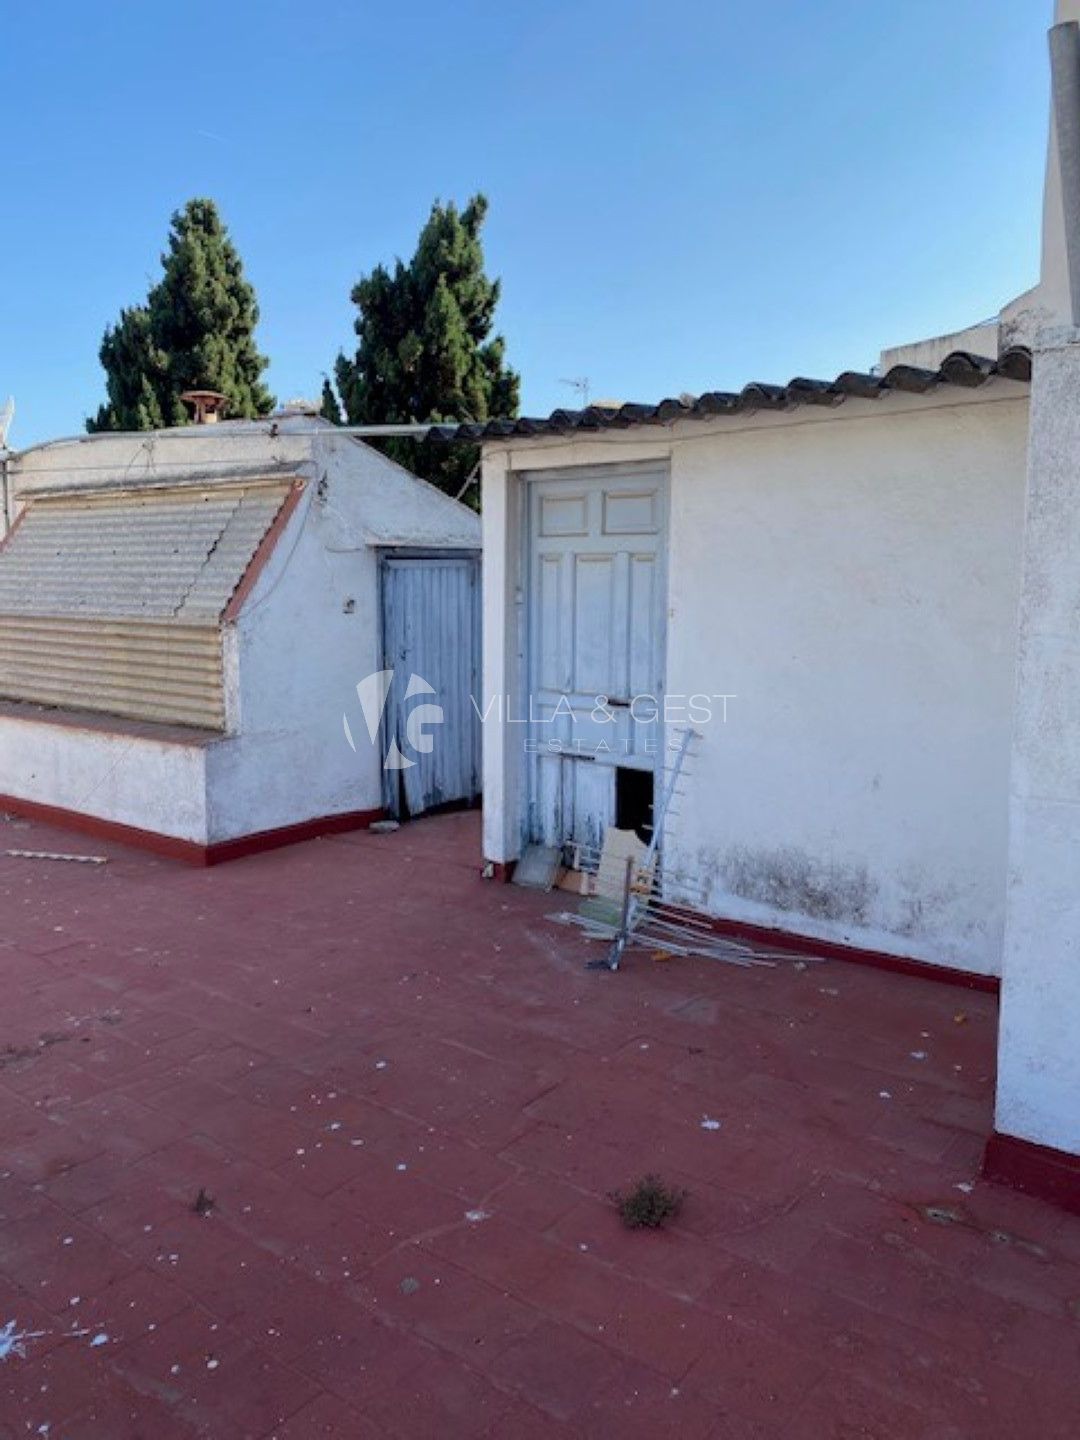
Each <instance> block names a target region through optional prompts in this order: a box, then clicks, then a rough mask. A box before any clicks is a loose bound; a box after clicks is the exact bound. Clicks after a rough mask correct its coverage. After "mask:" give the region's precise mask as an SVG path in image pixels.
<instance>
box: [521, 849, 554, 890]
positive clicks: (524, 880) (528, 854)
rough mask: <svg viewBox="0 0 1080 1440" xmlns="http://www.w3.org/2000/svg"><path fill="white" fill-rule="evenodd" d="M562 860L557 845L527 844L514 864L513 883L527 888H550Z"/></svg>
mask: <svg viewBox="0 0 1080 1440" xmlns="http://www.w3.org/2000/svg"><path fill="white" fill-rule="evenodd" d="M561 860H562V852H561V850H560V849H559V847H558V846H557V845H527V846H526V847H525V849H524V851H523V852H522V856H521V859H520V860H519V861H518V863H517V864H516V865H515V866H514V884H515V885H524V886H525V888H526V889H527V890H544V891H548V890H550V889H552V887H553V886H554V884H555V879H556V876H557V875H558V873H559V867H560V863H561Z"/></svg>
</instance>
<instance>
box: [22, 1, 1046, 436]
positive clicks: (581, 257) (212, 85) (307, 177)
mask: <svg viewBox="0 0 1080 1440" xmlns="http://www.w3.org/2000/svg"><path fill="white" fill-rule="evenodd" d="M1051 9H1052V7H1051V4H1050V0H1035V3H1031V0H1025V3H1023V4H1017V3H1016V0H903V3H902V4H892V5H884V4H879V3H867V0H814V3H808V0H774V3H772V4H771V5H748V4H747V3H746V0H670V3H667V4H660V3H639V0H542V3H531V4H526V3H521V0H497V3H495V0H493V3H488V0H483V3H480V0H457V3H454V4H452V5H451V4H436V3H432V0H410V3H409V4H401V3H399V4H396V5H387V4H376V3H360V4H357V3H355V0H353V3H342V0H324V3H321V4H319V5H300V4H297V3H292V0H260V3H258V4H255V3H253V0H235V3H230V4H227V5H224V6H211V7H205V6H195V5H192V6H184V5H182V4H173V5H169V6H164V5H159V4H155V3H149V4H148V3H146V0H139V3H129V0H110V3H109V4H107V5H94V6H88V5H85V4H81V3H75V0H59V3H52V4H49V5H19V6H14V5H12V6H8V7H7V8H6V11H5V19H4V27H3V34H2V37H0V45H2V55H0V79H2V82H3V88H2V91H0V93H2V94H3V97H4V99H3V113H4V121H3V135H4V143H3V171H2V173H3V189H4V196H3V210H4V216H5V223H4V224H3V226H0V276H2V281H3V289H2V300H0V399H2V397H3V396H4V395H6V394H7V393H9V392H11V393H14V395H15V397H16V403H17V406H18V411H17V417H16V422H15V427H14V429H13V431H12V435H11V443H12V444H14V445H16V446H24V445H27V444H31V443H33V442H34V441H37V440H40V439H44V438H48V437H50V436H55V435H63V434H71V433H73V432H76V431H79V430H81V429H82V426H83V421H84V418H85V416H86V415H87V414H89V413H91V412H92V411H93V410H94V409H95V408H96V406H97V404H98V403H99V401H100V399H101V398H102V395H103V381H102V375H101V371H100V367H99V365H98V361H97V349H98V345H99V342H100V338H101V332H102V330H103V329H104V327H105V326H106V325H107V324H108V323H110V322H111V321H112V320H113V319H114V318H115V317H116V314H117V312H118V311H119V309H120V307H121V306H122V305H125V304H130V303H134V302H136V301H139V300H141V299H142V297H143V296H144V294H145V291H146V288H147V285H148V283H149V282H150V281H151V280H153V279H154V278H156V276H157V274H158V270H159V264H158V256H159V254H160V252H161V249H162V247H163V243H164V238H165V233H166V229H167V224H168V219H169V216H170V214H171V212H172V211H173V210H174V209H175V208H176V207H177V206H179V205H181V204H182V203H183V202H184V201H185V200H187V199H188V198H190V197H191V196H193V195H209V196H212V197H213V198H214V199H215V200H216V201H217V202H218V204H219V205H220V207H221V209H222V211H223V213H224V216H225V219H226V222H227V223H228V225H229V227H230V229H231V231H232V234H233V238H234V239H235V241H236V243H237V245H238V247H239V249H240V252H241V254H242V256H243V258H244V262H245V265H246V269H247V273H248V276H249V278H250V279H251V280H252V281H253V283H254V284H255V286H256V289H257V291H258V295H259V301H260V306H261V310H262V321H261V324H260V331H259V339H260V343H261V346H262V348H263V350H264V351H265V352H266V353H267V354H268V355H269V356H270V357H271V361H272V364H271V369H270V372H269V380H270V384H271V386H272V388H273V389H274V391H275V393H276V394H277V395H278V397H279V398H280V399H285V398H290V397H293V396H296V395H305V394H307V395H310V394H314V393H315V392H317V390H318V388H319V384H320V382H321V375H322V372H323V371H325V370H327V369H329V367H330V365H331V363H332V361H333V357H334V355H335V354H336V353H337V350H338V349H339V348H340V347H341V346H342V345H347V344H348V343H349V340H350V337H351V321H352V310H351V306H350V304H349V300H348V292H349V289H350V287H351V285H352V283H353V282H354V281H355V279H356V278H357V277H358V276H359V275H360V274H361V273H363V272H364V271H366V270H368V269H370V267H371V266H372V265H374V264H376V263H377V262H379V261H380V260H392V259H393V257H394V256H395V255H397V254H408V253H411V250H412V247H413V244H414V242H415V239H416V234H417V232H418V229H419V227H420V225H421V223H422V222H423V220H424V217H425V215H426V213H427V210H428V208H429V206H430V204H431V202H432V200H433V199H434V198H435V197H436V196H440V197H443V198H445V199H450V198H455V199H458V200H464V199H465V198H467V196H468V195H469V194H470V193H471V192H472V191H474V190H476V189H483V190H484V191H485V192H486V193H487V195H488V197H489V199H490V201H491V212H490V217H489V221H488V227H487V237H486V243H487V254H488V261H489V268H490V269H491V271H492V272H493V273H495V274H498V275H500V276H501V277H502V281H503V300H502V305H501V309H500V314H499V323H500V328H501V329H502V331H503V333H504V334H505V335H506V338H507V341H508V345H509V354H510V357H511V360H512V362H513V363H514V364H515V366H516V367H517V368H518V369H519V370H520V371H521V373H522V377H523V408H524V409H526V410H527V411H530V412H546V411H547V410H550V409H552V408H553V407H554V406H556V405H562V404H571V403H573V402H574V396H573V393H572V392H571V391H570V390H569V389H568V388H567V387H565V386H564V385H562V384H560V380H561V379H562V378H564V377H575V376H583V375H584V376H588V377H589V379H590V382H591V386H592V393H593V395H594V397H617V398H622V399H634V400H655V399H659V398H660V397H661V396H663V395H668V394H677V393H679V392H680V391H684V390H689V391H700V390H704V389H709V388H717V387H732V386H739V385H741V384H743V383H745V382H746V381H747V380H751V379H758V380H779V381H782V380H786V379H788V378H789V377H790V376H791V375H793V374H804V375H805V374H809V375H826V376H828V375H832V374H835V373H836V372H837V371H838V370H841V369H844V368H848V367H861V366H867V365H869V364H871V363H872V362H873V361H874V360H875V359H876V356H877V352H878V350H879V349H880V348H881V347H882V346H883V345H887V344H893V343H897V342H900V341H903V340H907V339H915V338H918V337H919V336H921V335H923V334H929V333H934V332H937V331H941V330H947V329H952V328H956V327H959V326H961V325H963V324H966V323H968V322H971V321H973V320H976V319H979V318H982V317H984V316H985V315H988V314H990V313H993V312H994V311H995V310H996V309H997V308H998V306H999V305H1000V304H1001V303H1003V302H1004V301H1005V300H1006V299H1008V298H1010V297H1011V296H1012V295H1014V294H1016V293H1018V292H1019V291H1021V290H1023V289H1025V288H1026V287H1027V286H1028V285H1030V284H1032V283H1034V281H1035V279H1036V272H1037V263H1038V239H1039V210H1040V204H1041V189H1042V172H1043V164H1044V152H1045V132H1046V105H1047V78H1046V63H1045V53H1046V41H1045V28H1046V26H1047V25H1048V24H1049V23H1050V20H1051V13H1050V12H1051Z"/></svg>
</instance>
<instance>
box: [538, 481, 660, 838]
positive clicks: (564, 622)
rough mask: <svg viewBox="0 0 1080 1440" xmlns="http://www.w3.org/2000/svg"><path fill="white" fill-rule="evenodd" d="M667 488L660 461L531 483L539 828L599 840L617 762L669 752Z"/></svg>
mask: <svg viewBox="0 0 1080 1440" xmlns="http://www.w3.org/2000/svg"><path fill="white" fill-rule="evenodd" d="M666 489H667V486H666V473H665V471H664V470H663V469H660V468H658V467H657V466H655V465H647V466H641V465H633V466H630V465H627V466H616V465H598V466H592V467H589V468H586V469H581V470H576V471H563V472H559V473H557V474H552V473H550V472H548V473H546V474H544V475H543V476H536V477H533V478H531V479H530V481H529V484H528V512H529V513H528V523H527V533H528V541H527V544H528V567H527V568H528V590H527V602H526V605H527V647H528V662H527V674H528V677H529V686H528V688H529V695H528V702H529V709H528V722H529V723H528V725H527V727H526V729H527V733H528V744H527V748H528V751H529V755H528V765H527V773H528V776H529V807H528V835H527V838H528V839H529V840H534V841H537V842H539V843H541V844H546V845H556V844H561V843H562V842H563V841H565V840H571V839H573V840H579V841H582V842H584V843H586V844H589V845H599V844H600V842H601V840H602V837H603V832H604V828H605V827H606V826H607V825H609V824H611V823H612V821H613V820H614V816H615V786H616V774H617V770H618V767H620V766H626V767H629V768H633V769H639V770H641V769H644V770H653V771H655V769H656V768H657V762H658V758H659V757H660V756H662V754H663V740H662V731H661V726H660V723H659V719H658V718H655V717H657V716H661V715H662V711H663V701H662V693H663V683H664V616H665V609H666V593H665V592H666V586H665V583H664V529H665V514H666V503H667V497H666Z"/></svg>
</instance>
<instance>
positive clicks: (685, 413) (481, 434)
mask: <svg viewBox="0 0 1080 1440" xmlns="http://www.w3.org/2000/svg"><path fill="white" fill-rule="evenodd" d="M995 376H1001V377H1002V378H1003V379H1006V380H1017V381H1020V382H1024V383H1026V382H1027V381H1030V379H1031V351H1030V350H1028V349H1027V348H1026V347H1024V346H1016V347H1015V348H1014V349H1011V350H1006V351H1004V352H1003V353H1002V354H1001V355H1000V356H999V357H998V359H997V360H989V359H987V358H986V357H985V356H983V355H970V354H968V352H967V351H964V350H957V351H955V352H954V353H953V354H952V355H949V356H947V357H946V358H945V360H943V361H942V363H941V366H940V368H939V369H937V370H921V369H918V368H917V367H916V366H914V365H894V366H893V367H892V369H891V370H888V371H887V372H886V373H885V374H884V375H866V374H862V373H860V372H858V371H855V370H845V371H844V373H843V374H842V375H838V376H837V377H836V379H835V380H808V379H805V378H803V377H802V376H798V377H796V378H795V379H794V380H789V381H788V383H787V384H786V385H766V384H761V383H757V382H755V383H754V384H751V385H746V386H744V387H743V389H742V390H740V391H737V392H736V391H731V392H729V391H721V390H710V391H709V392H708V393H706V394H704V395H698V396H695V397H694V398H692V399H677V400H661V401H660V402H659V403H658V404H656V405H617V406H606V405H590V406H589V407H588V408H587V409H585V410H554V411H553V412H552V413H551V414H550V415H548V416H546V417H544V418H540V419H530V418H527V417H524V416H523V417H522V418H520V419H518V420H487V421H483V422H480V423H477V424H468V425H442V426H437V427H435V428H434V429H433V430H432V432H431V433H432V434H433V435H434V436H435V437H437V438H438V439H442V440H472V441H476V440H514V439H524V438H527V437H529V436H532V435H566V434H570V433H572V432H574V431H577V430H585V431H589V430H626V429H628V428H629V427H630V426H633V425H668V424H670V423H671V422H672V421H674V420H715V419H717V418H718V417H721V416H725V415H750V414H755V413H757V412H759V411H763V410H790V409H793V408H794V407H796V406H800V405H824V406H832V405H839V404H840V403H841V402H842V401H844V400H847V399H860V400H875V399H877V398H879V397H880V396H882V395H885V394H888V393H889V392H890V391H901V392H906V393H908V394H913V395H925V394H927V393H928V392H929V391H931V390H934V389H935V388H936V387H937V386H939V385H957V386H960V387H962V388H964V389H972V388H974V387H976V386H979V385H985V384H986V382H987V381H988V380H990V379H993V378H994V377H995Z"/></svg>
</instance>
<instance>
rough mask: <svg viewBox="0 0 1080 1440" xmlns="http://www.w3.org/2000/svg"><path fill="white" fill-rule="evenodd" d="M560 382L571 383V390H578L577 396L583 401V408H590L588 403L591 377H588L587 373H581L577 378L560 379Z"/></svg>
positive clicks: (563, 383) (561, 383) (562, 383)
mask: <svg viewBox="0 0 1080 1440" xmlns="http://www.w3.org/2000/svg"><path fill="white" fill-rule="evenodd" d="M559 384H560V385H569V387H570V389H571V390H574V391H576V392H577V397H578V399H579V400H580V401H581V408H582V410H586V409H588V405H589V377H588V376H587V375H579V376H578V377H577V379H575V380H560V381H559Z"/></svg>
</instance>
